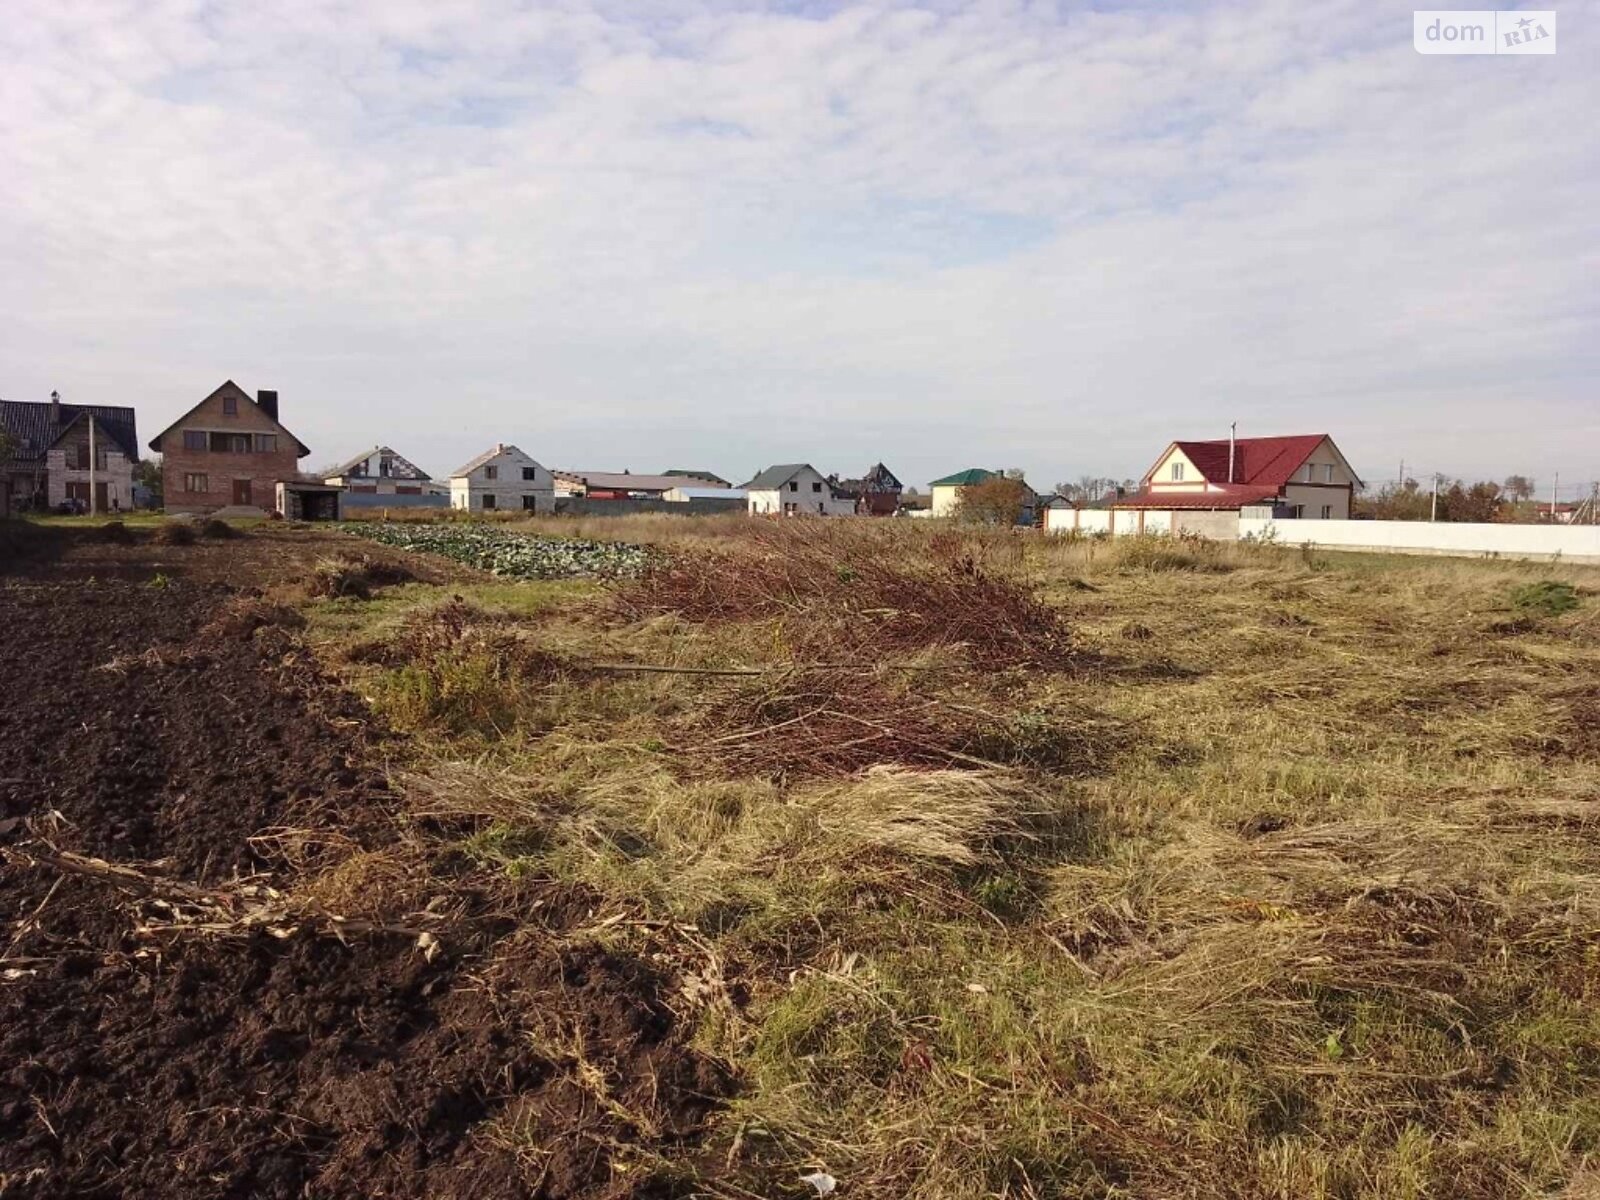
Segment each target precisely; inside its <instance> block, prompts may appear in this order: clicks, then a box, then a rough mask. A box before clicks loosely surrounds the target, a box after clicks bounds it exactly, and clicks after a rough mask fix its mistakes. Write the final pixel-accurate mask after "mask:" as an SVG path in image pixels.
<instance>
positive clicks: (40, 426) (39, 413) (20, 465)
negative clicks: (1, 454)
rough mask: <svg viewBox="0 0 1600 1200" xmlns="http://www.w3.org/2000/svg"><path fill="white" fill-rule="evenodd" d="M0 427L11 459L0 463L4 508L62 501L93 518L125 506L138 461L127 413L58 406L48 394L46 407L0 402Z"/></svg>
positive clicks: (115, 409) (129, 500) (113, 407)
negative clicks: (7, 440)
mask: <svg viewBox="0 0 1600 1200" xmlns="http://www.w3.org/2000/svg"><path fill="white" fill-rule="evenodd" d="M0 429H4V430H5V432H6V434H7V435H8V437H9V438H10V440H11V443H12V446H13V450H12V454H11V457H10V458H9V459H8V460H6V461H4V462H0V492H5V493H7V501H8V507H9V508H10V509H12V510H14V511H21V510H23V509H36V510H37V509H45V508H55V507H57V506H59V505H61V504H64V503H67V502H68V501H71V502H74V503H78V504H81V505H82V506H83V507H84V508H85V509H88V508H90V507H91V506H92V507H94V508H95V509H96V510H98V511H99V512H112V511H114V510H117V509H131V508H132V507H133V468H134V465H135V463H137V461H138V458H139V436H138V433H137V432H136V431H135V427H134V418H133V409H131V408H124V407H121V406H117V405H106V404H63V403H62V402H61V397H60V396H58V395H56V394H55V393H53V392H52V393H51V396H50V400H49V402H48V403H45V402H33V401H25V400H0ZM91 447H92V458H91ZM91 462H92V463H93V469H92V470H91V467H90V464H91Z"/></svg>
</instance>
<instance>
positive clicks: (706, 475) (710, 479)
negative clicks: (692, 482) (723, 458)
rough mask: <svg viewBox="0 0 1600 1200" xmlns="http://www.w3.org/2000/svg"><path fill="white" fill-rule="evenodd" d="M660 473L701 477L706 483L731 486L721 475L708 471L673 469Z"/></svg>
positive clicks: (687, 477) (680, 476)
mask: <svg viewBox="0 0 1600 1200" xmlns="http://www.w3.org/2000/svg"><path fill="white" fill-rule="evenodd" d="M661 473H662V474H663V475H671V476H672V477H673V478H684V479H703V480H705V481H706V482H707V483H711V484H716V485H717V486H718V487H732V486H733V484H732V483H731V482H730V481H729V480H726V479H724V478H723V477H722V476H721V475H716V474H713V473H712V472H710V471H680V470H676V469H674V470H671V471H663V472H661Z"/></svg>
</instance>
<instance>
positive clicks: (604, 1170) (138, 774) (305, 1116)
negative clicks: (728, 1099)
mask: <svg viewBox="0 0 1600 1200" xmlns="http://www.w3.org/2000/svg"><path fill="white" fill-rule="evenodd" d="M327 537H332V535H327ZM330 547H331V548H333V549H338V548H339V544H336V543H332V542H330V541H328V540H327V538H326V537H323V538H319V537H317V536H305V537H300V538H296V537H292V536H288V535H285V534H279V533H263V534H257V535H252V536H251V537H249V538H245V539H239V540H236V541H232V542H227V543H221V544H201V545H198V546H195V547H182V548H174V547H165V546H163V547H157V546H154V545H150V544H135V545H131V546H127V545H117V546H93V545H78V546H73V547H68V548H66V549H65V550H64V551H62V552H59V553H51V554H48V555H43V556H40V557H39V559H38V560H37V561H35V562H34V563H33V564H32V565H31V566H29V567H27V568H26V569H25V570H23V571H21V572H20V573H17V572H14V573H13V574H12V575H10V576H9V577H5V578H0V657H3V660H4V665H5V672H4V674H5V684H4V695H3V700H0V1197H5V1198H7V1200H10V1198H11V1197H29V1198H32V1197H41V1198H42V1197H59V1196H66V1195H73V1196H105V1197H112V1196H116V1197H158V1196H159V1197H168V1198H185V1197H196V1198H198V1197H215V1196H252V1197H257V1196H259V1197H284V1198H288V1197H302V1196H318V1197H320V1196H329V1197H333V1196H341V1197H342V1196H351V1197H356V1196H360V1197H373V1196H429V1197H455V1196H461V1197H467V1196H472V1197H474V1198H475V1200H482V1198H485V1197H490V1196H495V1197H498V1196H516V1195H541V1196H551V1197H557V1196H579V1195H596V1196H601V1195H604V1196H643V1195H653V1196H669V1195H678V1194H686V1193H684V1192H683V1191H682V1189H681V1188H679V1187H678V1186H676V1185H674V1184H673V1183H671V1182H670V1178H669V1176H670V1172H669V1173H667V1174H663V1173H662V1172H660V1171H639V1170H635V1171H632V1172H629V1173H627V1174H623V1173H620V1172H618V1171H616V1170H614V1169H613V1166H614V1164H615V1162H616V1161H618V1155H619V1154H620V1153H623V1152H624V1151H630V1150H637V1151H641V1152H646V1151H650V1150H653V1149H659V1150H662V1151H668V1150H673V1149H675V1148H676V1149H682V1148H684V1147H688V1146H692V1144H693V1141H694V1139H695V1138H696V1137H697V1136H698V1133H699V1131H700V1129H701V1127H702V1125H703V1123H704V1118H705V1116H706V1114H707V1113H708V1112H709V1111H711V1110H712V1109H713V1108H714V1106H715V1105H716V1104H717V1103H718V1098H719V1097H720V1096H721V1095H723V1094H725V1093H726V1091H727V1088H728V1082H727V1080H726V1078H725V1077H724V1075H723V1074H722V1073H721V1072H720V1071H719V1070H718V1069H717V1068H716V1067H715V1066H714V1065H713V1064H711V1063H709V1062H706V1061H703V1060H701V1059H700V1058H698V1057H697V1056H696V1055H694V1054H693V1053H692V1052H690V1051H689V1050H688V1049H686V1048H685V1047H684V1046H683V1044H682V1031H680V1030H678V1029H677V1028H676V1027H675V1022H674V1019H673V1017H672V1014H671V1013H670V1011H669V1010H668V1009H667V1007H666V1006H665V1005H664V1004H663V1003H662V1002H661V1000H660V997H661V996H662V995H664V994H665V992H666V990H667V987H668V984H669V982H670V981H667V980H663V979H660V978H658V977H657V976H656V974H655V972H654V970H653V969H652V968H651V967H649V966H648V965H647V964H645V963H643V962H639V961H635V960H630V959H626V958H619V957H617V956H614V955H612V954H610V953H608V952H606V951H604V950H602V949H600V948H599V947H597V946H594V945H592V944H582V943H575V942H573V941H572V940H570V939H568V938H566V937H564V936H563V934H564V933H565V932H566V930H565V929H564V926H565V925H569V924H570V923H571V922H572V921H574V920H577V919H580V918H581V917H582V915H583V905H582V898H581V897H577V898H574V897H567V896H561V895H557V894H555V893H553V892H550V891H548V890H546V891H545V892H543V893H541V894H538V895H535V894H533V892H530V891H529V889H528V887H524V888H523V889H522V891H521V892H520V893H518V892H513V891H510V890H508V889H507V887H506V886H505V885H504V881H501V880H496V879H494V878H492V877H486V876H481V875H479V874H478V873H477V868H475V867H473V866H472V865H471V864H470V863H467V862H463V861H460V856H459V855H451V854H448V853H430V852H429V850H428V848H427V847H425V846H419V845H418V842H417V839H416V837H415V836H414V835H413V834H408V831H407V829H406V828H405V826H404V824H403V823H402V822H400V821H398V820H397V819H396V810H397V808H398V802H397V800H396V798H395V797H394V796H393V795H392V793H391V791H390V789H389V785H388V783H387V780H386V778H385V775H384V773H383V772H382V771H381V770H380V769H379V767H378V766H377V765H376V764H378V763H379V762H380V761H381V759H382V756H383V754H384V751H385V749H386V747H390V748H392V745H393V743H392V741H391V739H390V738H389V735H387V734H385V733H384V731H382V730H380V729H376V728H374V727H373V725H372V723H371V721H370V719H369V717H368V715H367V713H366V711H365V709H364V708H363V706H362V705H361V704H360V703H359V701H357V700H356V699H355V698H353V697H351V696H349V695H347V694H346V693H344V692H342V691H340V690H339V689H338V688H337V687H335V686H334V685H333V684H331V683H330V682H329V681H328V680H326V679H324V678H323V677H322V676H321V675H320V674H319V673H318V671H317V669H316V667H315V666H314V664H313V663H312V662H311V660H310V658H309V656H307V655H305V654H304V653H303V652H301V651H300V650H299V648H298V646H297V644H296V643H295V641H294V639H293V637H292V636H291V635H289V634H287V633H285V632H284V631H283V630H281V629H277V628H273V627H269V628H267V629H264V630H261V631H259V632H256V631H253V630H252V629H251V628H250V625H251V623H250V622H243V623H241V622H237V621H233V622H230V621H218V620H217V619H216V618H217V617H218V615H219V613H221V612H223V611H224V610H226V608H227V607H228V605H229V604H230V602H232V601H234V600H235V598H236V595H237V594H238V593H239V592H240V591H241V590H248V589H252V588H256V587H259V586H263V585H266V584H270V583H274V582H278V581H281V580H283V579H287V578H293V577H295V576H296V575H301V574H303V573H304V572H305V571H306V570H307V568H308V565H309V563H310V562H311V561H313V560H314V558H315V557H316V556H318V555H322V554H326V553H328V552H329V551H330ZM221 580H227V581H228V582H221ZM282 829H291V830H293V831H295V832H294V834H293V835H292V836H285V837H277V838H274V837H271V836H269V837H267V838H265V839H259V838H257V837H256V835H259V834H262V833H264V832H266V833H269V834H270V832H271V831H274V830H282ZM289 849H295V850H298V851H299V852H300V853H298V854H297V853H289V852H288V850H289ZM41 851H44V852H55V851H63V852H75V853H80V854H84V855H91V856H95V857H98V858H103V859H106V860H109V861H112V862H115V863H119V864H137V865H138V868H139V869H140V870H141V871H144V872H146V873H148V874H151V875H155V876H159V877H162V878H165V879H170V880H175V881H181V882H183V883H187V884H200V885H205V886H209V887H218V886H224V885H227V884H228V883H229V882H230V881H233V880H237V879H238V878H239V877H240V876H245V875H251V874H259V875H263V876H265V877H266V878H268V879H270V880H271V882H272V883H273V884H274V885H276V886H277V887H279V888H282V889H287V888H289V887H291V886H292V885H294V884H295V883H297V882H300V883H303V882H305V881H306V880H307V879H309V877H310V876H311V874H312V873H314V872H316V871H320V870H323V869H327V868H330V867H332V868H335V869H336V868H337V867H338V863H339V862H340V861H341V860H342V861H344V862H346V863H350V862H358V861H360V860H361V859H362V856H368V857H377V858H382V857H383V856H385V855H388V856H390V857H391V858H393V860H394V861H396V862H404V863H408V864H410V866H409V870H410V872H411V874H410V875H409V876H408V877H407V878H406V879H405V880H404V881H403V883H402V885H399V886H396V887H395V889H394V890H395V891H396V894H397V897H398V898H397V899H396V901H395V902H394V903H395V904H396V905H400V906H401V907H404V906H405V905H407V904H414V905H415V906H416V907H421V904H422V903H423V902H424V901H425V900H426V899H427V898H430V897H431V898H433V899H435V901H437V900H438V899H439V898H443V900H444V903H443V904H442V905H440V904H437V903H436V907H437V908H438V909H439V911H441V912H445V913H447V914H448V919H447V920H445V921H444V923H443V924H441V925H440V926H439V928H440V930H441V935H442V936H441V937H440V944H441V946H442V952H439V953H436V954H433V955H432V956H431V957H430V956H429V955H427V954H425V953H423V951H422V950H421V949H419V947H418V945H417V943H416V939H415V938H413V937H411V936H407V935H400V934H377V935H364V936H351V937H348V938H346V939H343V940H342V941H341V940H340V939H336V938H334V937H331V936H328V935H327V934H326V933H323V932H316V931H313V930H312V929H311V928H309V927H308V926H306V925H303V924H302V925H299V926H298V927H296V928H295V930H294V932H292V933H290V934H289V935H288V936H286V937H281V936H274V935H273V934H272V933H269V932H264V931H262V930H259V929H257V930H255V931H253V932H249V933H242V934H236V935H233V934H230V935H226V936H222V935H215V934H196V933H192V932H189V933H174V932H170V931H167V932H152V931H150V930H149V929H144V930H140V929H139V928H138V927H139V925H140V923H141V922H143V923H145V924H149V923H150V922H152V921H156V922H158V923H159V921H160V918H161V910H160V908H159V906H153V905H152V904H151V903H150V902H149V900H148V899H145V900H143V901H140V900H137V899H135V898H131V897H130V896H129V895H128V894H127V892H126V890H123V889H117V888H114V887H112V886H111V885H109V884H107V883H106V882H105V881H103V880H100V879H93V878H88V877H84V876H81V875H75V874H71V873H67V874H62V873H60V872H59V871H58V870H57V869H55V868H53V867H50V866H46V865H42V864H40V863H38V862H37V861H35V860H33V859H32V858H31V857H30V856H31V855H33V854H36V853H38V852H41ZM304 855H309V856H310V857H305V856H304ZM358 899H360V900H363V901H365V900H366V899H368V897H364V896H363V897H358ZM381 899H382V897H378V898H377V899H376V900H374V901H373V902H374V903H377V902H378V901H380V900H381ZM523 914H526V916H524V915H523ZM535 914H538V915H537V918H536V917H535ZM398 915H403V914H398ZM383 916H384V917H385V919H391V920H392V919H396V916H397V915H396V914H388V913H385V914H383ZM279 932H283V931H282V930H280V931H279ZM552 1031H558V1032H559V1037H556V1038H554V1039H553V1040H554V1041H557V1042H562V1043H564V1044H571V1045H577V1046H580V1047H587V1048H588V1051H587V1053H589V1054H590V1055H591V1056H592V1057H593V1059H594V1060H595V1062H597V1063H599V1064H600V1066H599V1068H598V1070H599V1072H600V1077H601V1078H600V1082H599V1083H598V1084H596V1083H595V1081H594V1077H593V1075H592V1074H591V1075H587V1076H585V1075H583V1074H581V1073H579V1072H575V1071H573V1070H571V1069H569V1068H570V1064H568V1063H566V1062H564V1061H563V1058H562V1056H561V1054H560V1053H558V1052H555V1051H553V1050H552V1049H551V1046H550V1043H551V1041H552V1037H551V1032H552ZM536 1033H539V1034H541V1035H542V1036H541V1039H536V1038H535V1036H534V1035H535V1034H536ZM585 1080H587V1082H585Z"/></svg>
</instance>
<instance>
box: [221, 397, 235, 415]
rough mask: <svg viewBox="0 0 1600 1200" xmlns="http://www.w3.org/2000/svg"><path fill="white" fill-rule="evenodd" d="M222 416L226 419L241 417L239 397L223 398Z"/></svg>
mask: <svg viewBox="0 0 1600 1200" xmlns="http://www.w3.org/2000/svg"><path fill="white" fill-rule="evenodd" d="M222 415H223V416H225V417H237V416H238V415H239V397H237V396H224V397H223V398H222Z"/></svg>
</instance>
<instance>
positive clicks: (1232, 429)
mask: <svg viewBox="0 0 1600 1200" xmlns="http://www.w3.org/2000/svg"><path fill="white" fill-rule="evenodd" d="M1238 432H1239V422H1237V421H1234V422H1233V423H1232V424H1230V425H1229V426H1228V482H1229V483H1232V482H1233V443H1234V435H1235V434H1236V433H1238Z"/></svg>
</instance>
